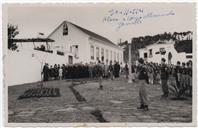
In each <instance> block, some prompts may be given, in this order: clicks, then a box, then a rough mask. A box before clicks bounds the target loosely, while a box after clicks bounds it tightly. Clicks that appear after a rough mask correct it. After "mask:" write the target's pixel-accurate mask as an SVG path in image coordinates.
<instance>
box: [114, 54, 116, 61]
mask: <svg viewBox="0 0 198 128" xmlns="http://www.w3.org/2000/svg"><path fill="white" fill-rule="evenodd" d="M114 61H116V52H114Z"/></svg>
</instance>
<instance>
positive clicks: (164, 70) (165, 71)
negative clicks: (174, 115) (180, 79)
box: [160, 58, 169, 97]
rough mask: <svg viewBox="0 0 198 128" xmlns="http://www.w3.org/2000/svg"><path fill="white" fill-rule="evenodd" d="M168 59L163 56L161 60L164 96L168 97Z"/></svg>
mask: <svg viewBox="0 0 198 128" xmlns="http://www.w3.org/2000/svg"><path fill="white" fill-rule="evenodd" d="M165 62H166V59H164V58H162V60H161V69H160V70H161V84H162V91H163V95H162V96H163V97H168V93H169V91H168V84H167V81H168V76H169V72H168V67H167V66H166V64H165Z"/></svg>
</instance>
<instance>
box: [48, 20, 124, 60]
mask: <svg viewBox="0 0 198 128" xmlns="http://www.w3.org/2000/svg"><path fill="white" fill-rule="evenodd" d="M48 38H50V39H53V40H55V42H54V43H51V45H50V47H51V49H52V50H53V53H57V52H58V51H60V52H63V53H64V56H66V57H67V60H68V61H67V62H68V63H80V62H83V63H90V62H97V60H101V61H103V62H104V63H107V64H109V62H110V61H112V62H114V61H118V62H122V63H123V50H122V49H121V48H120V47H119V46H117V45H115V44H114V43H113V42H111V41H110V40H108V39H107V38H105V37H102V36H100V35H98V34H96V33H94V32H91V31H89V30H87V29H85V28H82V27H80V26H78V25H75V24H73V23H70V22H67V21H63V22H62V23H61V24H60V25H59V26H58V27H57V28H56V29H55V30H54V31H53V32H52V33H51V34H50V35H49V36H48ZM68 53H69V54H68Z"/></svg>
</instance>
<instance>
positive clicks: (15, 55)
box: [5, 50, 68, 86]
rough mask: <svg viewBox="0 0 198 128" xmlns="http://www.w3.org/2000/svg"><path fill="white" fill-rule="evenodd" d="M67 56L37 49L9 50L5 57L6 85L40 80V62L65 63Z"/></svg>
mask: <svg viewBox="0 0 198 128" xmlns="http://www.w3.org/2000/svg"><path fill="white" fill-rule="evenodd" d="M67 59H68V58H67V57H63V56H60V55H56V54H52V53H46V52H42V51H37V50H20V51H19V52H16V51H10V50H8V53H7V55H6V58H5V80H6V83H7V85H8V86H10V85H18V84H24V83H31V82H37V81H40V80H41V70H42V67H41V66H42V62H43V64H44V63H49V65H54V64H61V65H62V64H65V63H66V61H67Z"/></svg>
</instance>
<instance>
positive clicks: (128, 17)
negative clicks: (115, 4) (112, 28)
mask: <svg viewBox="0 0 198 128" xmlns="http://www.w3.org/2000/svg"><path fill="white" fill-rule="evenodd" d="M172 15H175V13H174V11H173V10H169V11H166V12H163V13H155V12H146V11H145V10H144V9H138V8H137V9H125V10H116V9H111V10H109V11H108V12H107V15H106V16H105V17H104V18H103V22H104V23H111V24H115V25H116V29H117V30H119V29H120V28H122V27H124V26H129V25H137V24H141V23H143V22H144V20H146V19H149V18H159V17H165V16H172Z"/></svg>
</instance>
